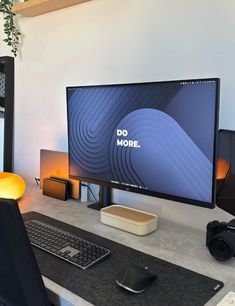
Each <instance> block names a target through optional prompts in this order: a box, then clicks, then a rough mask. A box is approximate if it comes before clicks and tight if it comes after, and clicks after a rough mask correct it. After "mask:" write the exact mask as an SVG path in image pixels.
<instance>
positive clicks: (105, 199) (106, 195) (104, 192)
mask: <svg viewBox="0 0 235 306" xmlns="http://www.w3.org/2000/svg"><path fill="white" fill-rule="evenodd" d="M99 197H100V198H99V202H96V203H92V204H89V205H87V207H88V208H92V209H96V210H101V208H104V207H107V206H109V205H111V204H112V203H111V188H110V187H106V186H101V185H100V192H99Z"/></svg>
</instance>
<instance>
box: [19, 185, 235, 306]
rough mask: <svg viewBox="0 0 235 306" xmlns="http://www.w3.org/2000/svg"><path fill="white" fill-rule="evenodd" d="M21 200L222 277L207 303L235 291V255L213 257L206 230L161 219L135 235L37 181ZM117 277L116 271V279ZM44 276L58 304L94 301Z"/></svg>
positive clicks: (25, 209) (27, 205) (211, 305)
mask: <svg viewBox="0 0 235 306" xmlns="http://www.w3.org/2000/svg"><path fill="white" fill-rule="evenodd" d="M19 203H20V210H21V212H22V213H25V212H28V211H37V212H39V213H42V214H45V215H47V216H49V217H52V218H55V219H58V220H61V221H63V222H66V223H69V224H71V225H73V226H77V227H79V228H81V229H84V230H86V231H90V232H93V233H95V234H97V235H100V236H102V237H105V238H108V239H111V240H113V241H116V242H118V243H122V244H124V245H127V246H129V247H132V248H134V249H136V250H139V251H142V252H144V253H147V254H150V255H152V256H155V257H158V258H160V259H163V260H166V261H169V262H171V263H174V264H177V265H179V266H182V267H184V268H187V269H190V270H193V271H195V272H198V273H201V274H204V275H207V276H209V277H212V278H216V279H218V280H221V281H223V282H224V288H223V289H222V290H220V291H219V292H218V293H217V294H216V295H215V296H214V297H213V298H212V299H211V300H210V301H209V302H208V303H207V304H206V305H207V306H215V305H216V304H217V303H218V302H219V301H220V300H221V299H222V298H223V296H224V295H225V294H227V293H228V292H229V291H235V258H232V259H231V260H229V261H227V262H218V261H216V260H215V259H214V258H212V256H211V255H210V254H209V252H208V250H207V248H206V246H205V239H206V238H205V237H206V230H205V231H201V230H195V229H192V228H189V227H186V226H183V225H181V224H176V223H173V222H170V221H167V220H163V219H162V220H161V219H160V220H159V229H158V230H157V231H156V232H154V233H152V234H149V235H147V236H144V237H139V236H135V235H133V234H129V233H126V232H124V231H121V230H118V229H115V228H112V227H109V226H107V225H103V224H101V223H100V222H99V217H100V216H99V212H98V211H95V210H92V209H88V208H87V207H86V204H87V203H82V202H79V201H77V200H68V201H66V202H64V201H59V200H56V199H52V198H49V197H45V196H43V195H42V191H41V190H40V189H39V187H37V186H36V185H28V186H27V191H26V193H25V195H24V196H23V198H22V199H21V200H20V201H19ZM221 221H222V220H221ZM115 277H116V276H115V275H114V276H113V280H114V282H115ZM43 279H44V282H45V285H46V287H47V288H48V289H49V292H50V298H51V301H52V302H54V303H56V305H63V306H65V305H66V306H71V305H91V304H90V303H88V302H87V301H85V300H84V299H82V298H80V297H78V296H76V295H75V294H73V293H71V292H70V291H68V290H66V289H65V288H63V287H61V286H60V285H58V284H56V283H54V282H53V281H51V280H49V279H47V278H46V277H43ZM163 306H165V305H163ZM195 306H197V305H195Z"/></svg>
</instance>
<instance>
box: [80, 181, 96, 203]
mask: <svg viewBox="0 0 235 306" xmlns="http://www.w3.org/2000/svg"><path fill="white" fill-rule="evenodd" d="M80 185H81V186H84V187H86V188H88V189H89V190H90V192H91V194H92V196H93V198H94V199H95V201H96V202H98V201H97V199H96V197H95V195H94V193H93V191H92V189H91V187H90V186H89V185H87V184H84V183H80Z"/></svg>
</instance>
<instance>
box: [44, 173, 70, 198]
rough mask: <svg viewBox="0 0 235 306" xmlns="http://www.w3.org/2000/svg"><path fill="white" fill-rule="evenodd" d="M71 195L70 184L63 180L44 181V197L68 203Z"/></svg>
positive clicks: (48, 179)
mask: <svg viewBox="0 0 235 306" xmlns="http://www.w3.org/2000/svg"><path fill="white" fill-rule="evenodd" d="M68 193H69V182H68V181H67V180H63V179H55V178H51V177H49V178H45V179H44V180H43V195H45V196H48V197H51V198H55V199H58V200H63V201H66V200H67V199H68Z"/></svg>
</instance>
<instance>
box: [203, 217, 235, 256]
mask: <svg viewBox="0 0 235 306" xmlns="http://www.w3.org/2000/svg"><path fill="white" fill-rule="evenodd" d="M206 229H207V233H206V246H207V247H208V249H209V251H210V253H211V255H212V256H213V257H214V258H216V259H217V260H221V261H223V260H227V259H229V258H231V257H233V256H235V219H233V220H231V221H230V222H228V223H226V222H219V221H217V220H214V221H212V222H209V223H208V224H207V227H206Z"/></svg>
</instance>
